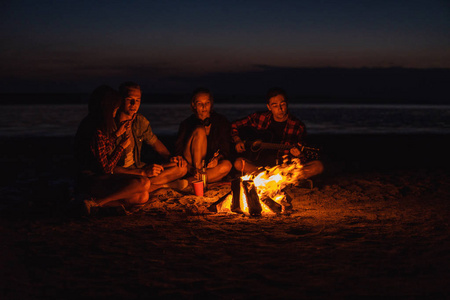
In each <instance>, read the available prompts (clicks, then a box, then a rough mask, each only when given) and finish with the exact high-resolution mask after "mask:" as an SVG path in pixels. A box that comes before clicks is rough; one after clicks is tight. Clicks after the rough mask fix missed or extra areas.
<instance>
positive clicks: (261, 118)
mask: <svg viewBox="0 0 450 300" xmlns="http://www.w3.org/2000/svg"><path fill="white" fill-rule="evenodd" d="M272 122H273V115H272V112H271V111H266V112H262V113H261V112H256V113H253V114H251V115H249V116H247V117H245V118H243V119H241V120H237V121H235V122H234V123H233V124H231V137H232V139H233V141H234V142H236V139H237V138H238V137H239V128H242V127H246V126H251V127H253V128H255V129H256V130H267V129H268V128H269V126H270V124H271V123H272ZM305 135H306V129H305V124H303V122H302V121H300V120H299V119H297V118H296V117H295V116H293V115H291V114H290V113H288V119H287V121H286V127H285V128H284V131H283V137H282V139H281V143H282V144H285V145H295V144H296V143H300V142H301V141H302V140H303V138H304V136H305ZM284 153H285V154H288V153H289V150H284Z"/></svg>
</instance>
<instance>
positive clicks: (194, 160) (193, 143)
mask: <svg viewBox="0 0 450 300" xmlns="http://www.w3.org/2000/svg"><path fill="white" fill-rule="evenodd" d="M207 142H208V140H207V135H206V130H205V128H204V127H197V128H196V129H195V130H194V132H193V133H192V136H191V138H190V139H189V141H188V143H187V145H186V148H185V149H184V153H183V154H184V158H185V159H186V161H187V162H188V164H190V165H191V166H193V167H195V168H196V169H197V170H200V169H201V168H202V160H203V159H204V158H205V156H206V150H207V148H206V147H207Z"/></svg>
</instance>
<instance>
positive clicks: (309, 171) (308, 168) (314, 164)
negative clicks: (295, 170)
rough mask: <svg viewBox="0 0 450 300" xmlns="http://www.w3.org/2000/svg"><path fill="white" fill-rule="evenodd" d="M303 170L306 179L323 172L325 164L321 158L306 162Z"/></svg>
mask: <svg viewBox="0 0 450 300" xmlns="http://www.w3.org/2000/svg"><path fill="white" fill-rule="evenodd" d="M302 171H303V175H304V176H305V179H306V178H310V177H312V176H315V175H318V174H320V173H322V172H323V164H322V162H321V161H320V160H313V161H310V162H307V163H305V164H304V165H303V169H302Z"/></svg>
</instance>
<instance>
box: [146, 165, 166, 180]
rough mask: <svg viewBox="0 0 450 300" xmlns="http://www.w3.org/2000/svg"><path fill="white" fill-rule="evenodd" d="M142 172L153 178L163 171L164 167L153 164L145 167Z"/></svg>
mask: <svg viewBox="0 0 450 300" xmlns="http://www.w3.org/2000/svg"><path fill="white" fill-rule="evenodd" d="M144 171H145V175H147V177H155V176H158V175H159V174H161V172H162V171H164V167H163V166H161V165H157V164H153V165H148V166H146V167H145V168H144Z"/></svg>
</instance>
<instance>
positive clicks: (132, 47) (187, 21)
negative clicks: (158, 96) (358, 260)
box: [0, 0, 450, 92]
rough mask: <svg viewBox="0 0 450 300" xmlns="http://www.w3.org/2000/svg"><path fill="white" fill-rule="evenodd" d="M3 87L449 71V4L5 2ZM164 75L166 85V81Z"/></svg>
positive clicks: (364, 0) (397, 0) (354, 0)
mask: <svg viewBox="0 0 450 300" xmlns="http://www.w3.org/2000/svg"><path fill="white" fill-rule="evenodd" d="M0 11H1V16H0V19H1V21H0V24H1V40H2V43H1V46H0V47H1V53H0V70H1V71H0V76H1V79H2V80H1V81H2V83H1V85H0V92H18V91H17V87H18V86H20V87H21V89H23V91H27V92H61V91H67V92H89V91H90V90H92V89H93V87H95V85H97V84H101V83H103V82H107V83H109V84H111V85H116V84H118V83H120V82H122V81H125V80H137V81H141V83H143V84H144V85H145V84H148V86H150V87H152V88H154V89H155V90H158V89H161V91H163V90H164V91H167V90H170V89H173V90H177V89H178V90H181V89H183V88H185V86H183V85H182V84H179V83H177V82H176V81H177V80H176V78H188V77H193V76H194V77H195V76H205V75H208V74H215V73H229V72H237V73H238V72H248V71H257V70H258V68H261V66H270V67H283V68H323V67H338V68H361V67H369V68H379V67H382V68H387V67H404V68H450V1H447V0H390V1H384V0H347V1H337V0H330V1H328V0H322V1H321V0H311V1H310V0H306V1H261V0H260V1H242V0H241V1H234V0H227V1H2V2H1V9H0ZM159 84H160V85H159Z"/></svg>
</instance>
